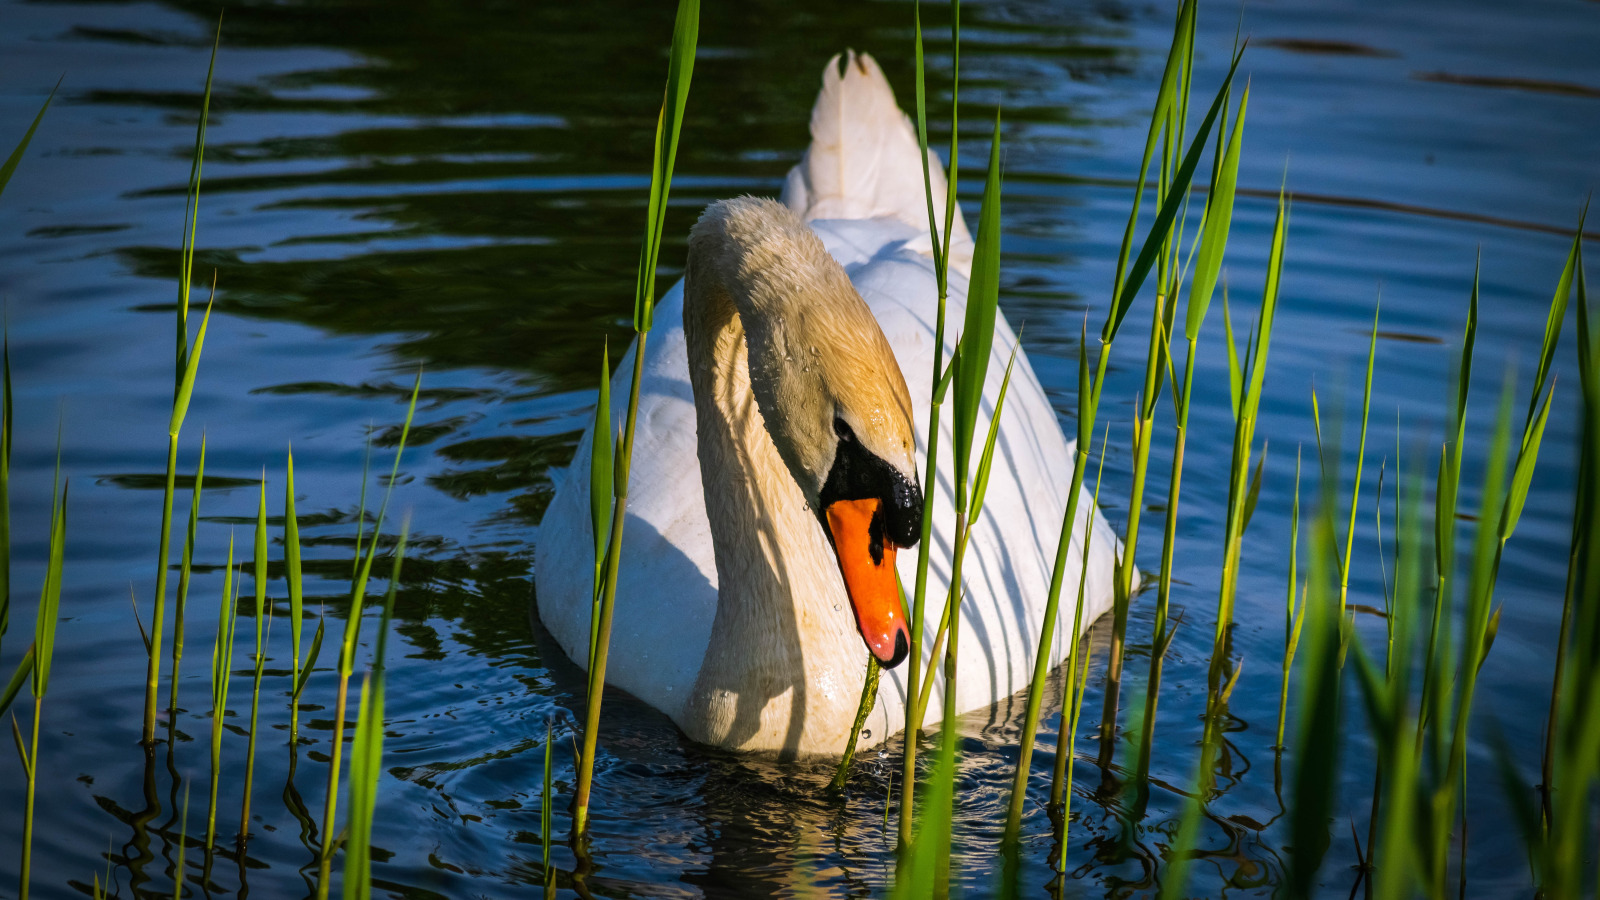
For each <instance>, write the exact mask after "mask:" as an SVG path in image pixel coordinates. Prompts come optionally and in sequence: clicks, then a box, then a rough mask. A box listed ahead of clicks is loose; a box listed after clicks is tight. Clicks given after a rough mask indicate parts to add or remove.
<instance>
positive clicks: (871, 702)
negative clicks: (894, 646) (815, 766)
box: [828, 653, 882, 793]
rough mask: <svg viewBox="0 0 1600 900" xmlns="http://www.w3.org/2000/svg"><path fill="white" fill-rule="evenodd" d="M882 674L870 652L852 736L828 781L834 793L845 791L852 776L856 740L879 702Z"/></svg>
mask: <svg viewBox="0 0 1600 900" xmlns="http://www.w3.org/2000/svg"><path fill="white" fill-rule="evenodd" d="M881 674H882V667H881V666H879V665H878V658H877V657H876V656H873V655H872V654H871V653H868V654H867V677H866V678H864V679H863V680H862V682H861V699H860V701H859V702H858V703H857V704H856V717H855V721H854V722H852V723H851V725H850V736H849V737H848V738H846V739H845V742H844V753H842V754H840V756H839V764H838V765H837V766H834V769H833V780H832V781H829V782H828V790H829V791H830V792H832V793H838V792H840V791H843V790H844V785H845V780H846V779H847V778H849V777H850V763H851V761H852V760H854V759H855V755H856V742H857V741H859V740H860V739H861V729H862V728H863V727H865V726H866V724H867V716H870V715H872V708H873V707H874V706H876V705H877V703H878V679H879V676H880V675H881Z"/></svg>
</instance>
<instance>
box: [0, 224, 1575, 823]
mask: <svg viewBox="0 0 1600 900" xmlns="http://www.w3.org/2000/svg"><path fill="white" fill-rule="evenodd" d="M1576 293H1577V300H1578V307H1577V313H1576V316H1575V318H1576V319H1577V329H1578V385H1579V389H1580V391H1581V395H1582V400H1583V408H1584V410H1585V413H1586V415H1585V417H1584V419H1583V432H1584V433H1582V434H1580V436H1579V439H1578V482H1577V485H1576V490H1574V491H1573V494H1574V499H1575V502H1574V505H1573V517H1572V538H1571V542H1570V550H1569V551H1568V556H1567V584H1566V592H1565V594H1564V596H1563V598H1562V604H1561V628H1560V630H1559V632H1558V634H1557V638H1556V665H1555V672H1554V674H1553V675H1552V676H1551V685H1550V710H1549V712H1548V713H1547V714H1546V718H1545V736H1544V754H1543V757H1542V758H1541V760H1540V764H1539V773H1540V776H1541V777H1540V779H1539V784H1540V792H1539V794H1540V814H1541V826H1542V828H1543V833H1542V834H1541V837H1542V838H1544V837H1548V832H1549V829H1550V826H1551V824H1552V821H1553V816H1554V808H1553V805H1552V803H1551V797H1550V792H1551V787H1552V785H1553V784H1554V782H1555V757H1556V746H1557V741H1558V740H1559V737H1560V727H1559V726H1560V723H1561V712H1562V701H1563V698H1564V696H1565V697H1566V698H1568V699H1570V694H1565V695H1564V694H1563V686H1564V683H1565V680H1566V678H1567V675H1568V672H1567V648H1568V647H1569V645H1570V644H1571V643H1572V640H1571V638H1572V629H1573V625H1574V615H1573V613H1574V607H1575V606H1576V605H1577V601H1578V593H1577V588H1578V584H1577V581H1578V575H1579V572H1580V568H1581V566H1582V564H1583V563H1585V562H1586V560H1584V559H1582V556H1581V554H1582V553H1583V552H1584V548H1585V547H1586V544H1587V540H1586V537H1587V534H1588V532H1589V531H1590V530H1591V529H1593V528H1594V526H1595V518H1596V513H1597V512H1600V510H1596V509H1592V508H1588V507H1587V506H1586V497H1587V493H1588V491H1587V487H1588V485H1587V483H1586V482H1587V480H1588V479H1590V478H1593V477H1594V471H1595V469H1596V466H1597V463H1596V460H1595V458H1594V454H1593V448H1592V447H1591V442H1590V440H1589V435H1588V433H1587V432H1589V431H1590V430H1591V429H1592V428H1593V427H1594V422H1593V421H1592V420H1591V419H1590V418H1589V417H1588V415H1587V412H1588V408H1589V402H1590V400H1591V399H1600V383H1597V382H1596V381H1595V378H1594V371H1595V370H1594V349H1595V348H1594V346H1593V344H1592V343H1591V339H1590V330H1589V292H1588V285H1587V283H1586V280H1585V278H1584V271H1583V247H1582V245H1581V244H1580V245H1579V247H1578V260H1577V291H1576ZM3 709H4V706H3V705H0V710H3Z"/></svg>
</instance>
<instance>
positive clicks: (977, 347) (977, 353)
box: [951, 109, 1000, 512]
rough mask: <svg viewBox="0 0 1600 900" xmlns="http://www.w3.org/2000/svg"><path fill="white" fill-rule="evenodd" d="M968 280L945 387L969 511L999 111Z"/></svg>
mask: <svg viewBox="0 0 1600 900" xmlns="http://www.w3.org/2000/svg"><path fill="white" fill-rule="evenodd" d="M974 244H975V247H974V250H973V254H972V277H971V278H970V279H969V280H968V283H967V315H966V321H965V322H964V323H963V325H962V328H961V357H960V359H959V360H958V361H956V372H955V380H954V381H953V382H952V384H951V390H952V391H953V395H952V397H951V417H952V421H953V430H952V437H951V440H952V441H953V451H954V453H955V484H956V488H955V490H956V506H957V510H958V512H964V511H966V510H968V509H969V507H968V499H969V498H968V497H967V479H968V474H969V472H970V466H971V464H972V439H973V437H974V432H975V431H976V428H977V422H978V413H979V405H980V404H981V403H982V401H983V384H984V381H985V380H986V378H987V376H988V373H989V356H990V348H991V347H993V346H994V323H995V316H996V314H997V312H998V310H999V308H1000V111H999V110H998V109H996V110H995V115H994V134H993V136H992V137H991V138H990V141H989V168H988V175H987V176H986V177H985V180H984V185H983V205H982V207H981V209H980V211H979V213H978V234H977V237H976V238H975V239H974Z"/></svg>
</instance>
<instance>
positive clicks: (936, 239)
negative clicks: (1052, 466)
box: [884, 0, 961, 863]
mask: <svg viewBox="0 0 1600 900" xmlns="http://www.w3.org/2000/svg"><path fill="white" fill-rule="evenodd" d="M912 18H913V25H914V32H915V48H914V49H915V56H916V69H917V71H916V98H917V102H916V108H917V146H918V150H919V151H920V152H921V154H922V156H921V159H922V187H923V195H924V199H925V201H926V202H927V207H928V243H929V246H930V247H931V248H932V250H933V269H934V280H935V281H936V282H937V284H938V295H939V297H938V303H937V307H936V310H935V314H934V340H933V345H934V346H933V373H932V381H933V384H934V387H933V392H932V397H931V398H930V399H931V403H930V406H929V410H928V433H927V439H926V452H925V453H924V457H925V462H924V465H925V467H926V468H925V473H926V474H925V475H924V477H923V483H924V484H934V483H935V481H936V478H937V473H938V471H939V437H940V431H939V426H940V418H941V416H940V413H941V410H942V405H943V403H944V398H945V395H946V392H947V391H948V390H949V388H950V381H951V379H952V378H954V376H955V372H956V368H957V365H956V363H955V360H954V359H952V360H951V362H950V364H949V365H946V364H945V360H944V338H945V311H946V303H947V301H948V299H949V283H950V282H949V268H950V236H951V231H952V229H953V227H954V224H955V210H956V182H957V180H958V174H959V173H958V171H957V168H958V162H959V159H960V144H959V142H958V140H957V138H958V135H959V132H960V122H959V121H958V119H957V115H956V114H957V111H958V109H959V107H960V97H961V2H960V0H951V3H950V58H951V79H950V155H949V160H950V165H949V168H948V170H947V172H946V178H945V211H944V212H945V215H944V230H943V231H942V232H941V231H940V229H939V222H938V214H937V210H936V207H935V204H934V195H933V176H932V170H931V166H932V165H933V164H934V162H935V160H932V159H931V158H930V157H931V155H930V154H929V152H928V119H927V85H926V81H927V78H926V62H927V61H926V59H925V58H924V56H923V52H922V5H921V2H920V0H917V2H915V3H914V4H913V7H912ZM941 234H942V236H943V237H942V239H941ZM960 353H961V347H960V345H959V343H958V344H957V346H956V351H955V354H956V357H959V356H960ZM936 495H937V492H936V491H931V490H930V491H925V492H924V494H923V501H922V502H923V506H922V533H921V536H920V542H919V543H918V544H917V568H916V578H915V582H914V585H915V586H914V588H913V591H912V599H911V604H910V616H911V649H910V653H909V656H910V661H909V663H908V665H907V671H906V718H905V722H906V727H905V734H906V740H905V742H904V745H903V749H902V752H901V772H900V826H899V832H898V836H897V837H898V842H897V845H896V847H897V850H899V851H900V852H899V853H898V854H897V856H896V860H897V863H904V862H905V860H906V859H907V856H906V854H907V853H908V852H909V850H910V848H911V839H912V825H913V818H914V800H915V796H916V784H917V741H918V738H919V737H920V735H921V732H922V714H923V712H922V711H923V709H925V708H926V707H925V703H924V702H922V701H921V700H920V699H919V698H920V697H922V696H923V695H924V693H925V690H924V689H925V688H927V687H928V686H930V685H932V683H933V678H932V677H931V671H930V672H927V673H925V672H923V664H922V658H923V654H922V645H923V629H924V622H923V619H924V614H925V612H926V609H927V597H928V563H929V558H930V557H929V553H930V552H931V547H932V544H933V539H932V535H933V503H934V498H935V496H936ZM937 640H938V638H937V637H936V638H935V642H936V643H937ZM937 653H938V651H937V649H936V650H935V651H934V653H933V654H930V655H929V657H928V658H929V660H930V664H929V669H930V670H931V668H932V665H931V661H932V659H933V658H934V657H935V656H936V655H937ZM884 817H885V820H886V821H887V818H888V806H887V802H886V805H885V807H884Z"/></svg>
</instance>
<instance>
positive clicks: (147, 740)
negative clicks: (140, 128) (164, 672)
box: [143, 19, 222, 747]
mask: <svg viewBox="0 0 1600 900" xmlns="http://www.w3.org/2000/svg"><path fill="white" fill-rule="evenodd" d="M221 43H222V22H221V20H220V19H219V20H218V22H217V36H216V39H215V40H214V41H213V42H212V44H211V63H210V66H209V67H208V68H207V69H206V89H205V94H204V96H203V97H202V98H201V102H200V124H199V126H198V127H197V128H196V129H195V139H194V156H193V158H192V160H191V161H190V164H189V188H188V192H187V197H188V200H187V206H186V207H185V209H184V228H183V245H182V251H181V256H182V265H181V266H180V267H179V271H178V320H177V330H178V344H177V368H176V373H175V381H174V386H173V394H172V397H173V399H172V417H171V419H170V421H168V423H167V483H166V490H165V493H164V494H163V496H162V504H161V535H160V549H159V551H158V557H159V558H158V560H157V566H156V591H155V593H156V596H155V610H154V612H152V614H151V617H150V660H149V666H148V668H147V670H146V672H145V686H144V738H143V742H144V745H145V746H146V747H150V746H154V744H155V740H156V693H157V682H158V681H159V680H160V677H161V635H162V628H163V621H162V620H163V619H164V617H165V613H166V604H167V565H168V560H169V558H170V556H171V552H172V498H173V494H174V492H175V488H176V487H177V471H178V435H179V433H180V432H181V431H182V430H183V419H184V416H185V414H187V413H188V411H189V398H190V397H191V396H193V394H194V381H195V376H196V374H198V372H199V370H200V352H201V350H202V349H203V348H204V346H205V340H206V326H207V325H208V324H210V322H211V305H212V303H213V302H214V301H215V300H216V282H215V279H213V281H212V288H211V300H209V301H207V303H206V313H205V317H204V318H202V319H201V320H200V330H199V332H198V333H196V335H195V339H194V347H193V350H191V349H190V347H189V289H190V286H191V281H192V277H193V274H194V246H195V231H196V229H197V228H198V226H199V222H200V170H201V164H202V163H203V162H204V160H205V146H206V122H207V119H208V117H209V116H210V113H211V79H212V76H213V75H214V74H215V73H216V70H217V48H218V46H220V45H221Z"/></svg>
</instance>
